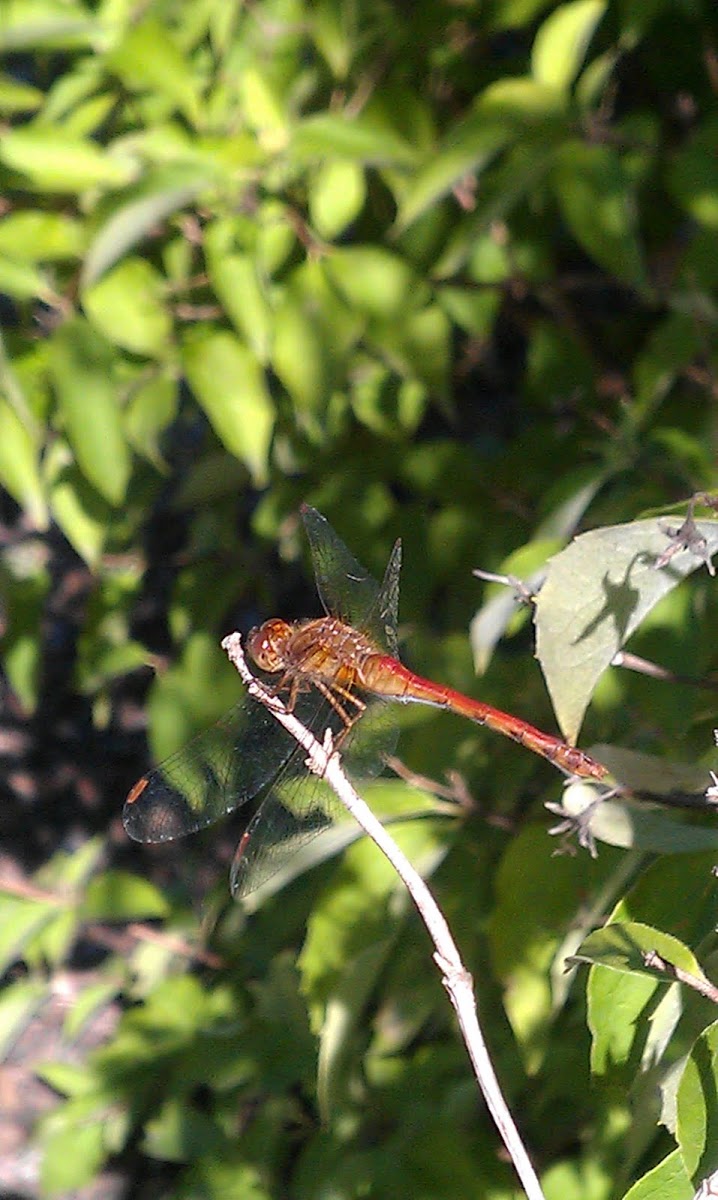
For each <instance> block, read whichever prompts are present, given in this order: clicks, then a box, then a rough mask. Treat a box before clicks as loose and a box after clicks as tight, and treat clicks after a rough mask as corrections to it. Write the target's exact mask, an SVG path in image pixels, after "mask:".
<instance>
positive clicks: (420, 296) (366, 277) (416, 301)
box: [326, 246, 430, 321]
mask: <svg viewBox="0 0 718 1200" xmlns="http://www.w3.org/2000/svg"><path fill="white" fill-rule="evenodd" d="M326 271H327V275H328V276H329V278H330V279H331V280H332V281H333V283H334V284H335V285H336V287H337V288H338V289H339V291H340V292H341V294H342V296H343V298H344V300H346V302H347V304H349V305H351V306H352V307H353V308H355V309H356V310H357V311H358V312H360V313H364V314H365V315H366V316H368V317H376V318H377V319H379V320H387V321H394V320H396V319H397V318H398V317H399V316H400V314H402V313H406V312H407V310H410V309H416V308H419V307H421V306H422V305H424V304H426V303H427V301H428V300H429V297H430V293H429V289H428V287H427V286H426V284H421V283H420V281H419V279H418V278H417V275H416V273H415V272H414V271H413V270H412V268H411V267H410V266H409V264H408V263H407V262H405V261H404V259H402V258H400V257H399V255H398V254H392V253H391V251H389V250H385V249H384V248H383V247H382V246H348V247H341V248H339V249H337V250H335V251H334V252H333V253H332V254H331V255H330V257H329V258H328V259H327V263H326Z"/></svg>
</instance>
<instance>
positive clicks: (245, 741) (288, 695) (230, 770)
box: [123, 505, 607, 895]
mask: <svg viewBox="0 0 718 1200" xmlns="http://www.w3.org/2000/svg"><path fill="white" fill-rule="evenodd" d="M302 518H303V521H304V527H305V529H306V532H307V536H308V538H309V545H310V548H311V554H312V561H313V565H314V573H315V577H316V583H317V590H318V592H319V597H320V599H321V601H322V605H323V607H324V616H321V617H315V618H312V619H309V620H306V621H296V622H288V621H284V620H281V619H280V618H273V619H271V620H269V621H265V623H264V624H263V625H261V626H260V627H259V628H258V629H255V630H252V632H251V633H250V634H249V637H248V639H247V649H248V652H249V656H250V658H251V659H252V660H253V662H254V664H255V666H256V667H257V669H258V671H259V673H260V677H261V678H262V679H264V680H265V681H266V680H271V681H273V682H272V686H273V688H275V689H276V692H277V693H278V694H279V695H280V696H282V698H284V699H285V702H286V704H287V707H288V708H289V709H290V710H291V711H292V712H294V713H295V714H296V716H297V717H298V718H299V720H300V721H301V722H302V724H303V725H305V726H306V727H307V728H308V729H309V730H310V731H311V732H313V733H314V734H315V736H316V737H317V738H318V739H319V740H320V741H321V740H322V737H323V734H324V732H325V730H326V729H330V730H331V731H332V734H333V737H334V742H335V745H338V747H339V749H340V750H341V752H342V756H343V757H344V759H345V762H346V765H347V766H348V768H349V770H350V771H351V772H352V773H353V774H359V775H364V776H366V775H371V774H372V773H375V772H376V770H377V769H381V766H382V764H383V762H384V761H385V759H386V756H387V755H388V754H390V753H391V751H392V750H393V748H394V745H395V743H396V728H395V725H396V723H395V721H393V720H392V719H391V717H390V713H389V711H388V710H389V707H390V706H388V705H387V704H386V703H385V702H386V701H387V700H392V701H397V702H399V703H420V704H429V705H433V706H435V707H437V708H444V709H448V710H450V711H451V712H454V713H458V714H459V715H460V716H464V717H468V719H469V720H471V721H474V722H476V723H477V724H479V725H487V726H488V727H489V728H491V729H493V730H495V731H496V732H498V733H501V734H504V735H505V736H507V737H510V738H512V739H513V740H514V741H516V742H519V743H520V744H521V745H522V746H525V747H526V748H527V749H529V750H532V751H533V752H534V753H536V754H540V755H541V756H542V757H543V758H546V759H548V760H549V761H550V762H552V763H553V764H554V765H555V766H557V767H559V768H560V769H561V770H563V771H565V772H566V773H567V774H570V775H580V776H583V777H585V778H589V779H602V778H604V776H605V775H606V774H607V771H606V769H605V768H604V767H603V766H602V765H601V764H600V763H598V762H596V761H595V759H593V758H591V757H590V756H589V755H588V754H586V753H585V752H584V751H583V750H579V749H578V748H577V747H575V746H569V745H568V744H567V743H566V742H563V741H561V739H560V738H557V737H555V736H553V735H551V734H547V733H543V732H542V731H541V730H539V729H536V728H535V727H534V726H533V725H530V724H528V722H526V721H524V720H522V719H521V718H520V717H514V716H512V715H511V714H510V713H505V712H502V711H500V710H499V709H496V708H492V707H491V705H488V704H484V703H482V702H481V701H480V700H474V699H472V698H471V697H469V696H465V695H463V694H462V693H461V692H457V691H454V690H453V688H450V687H446V686H445V685H444V684H439V683H434V682H432V681H431V680H429V679H424V678H422V677H421V676H420V675H416V674H414V672H413V671H410V670H409V669H408V668H407V667H405V666H404V665H403V663H401V662H400V660H399V656H398V646H397V634H396V629H397V619H398V601H399V572H400V568H401V544H400V543H399V542H397V543H396V545H395V546H394V549H393V551H392V554H391V557H390V559H389V563H388V565H387V568H386V572H385V574H384V580H383V582H382V584H381V586H379V585H378V584H377V583H376V582H375V581H374V580H373V579H372V578H371V576H370V575H369V574H368V573H367V572H366V571H365V570H364V568H363V567H362V566H361V565H360V564H359V563H358V562H357V560H356V559H355V558H354V556H353V555H352V554H351V552H350V551H349V550H348V549H347V547H346V546H345V545H344V543H343V542H342V541H341V540H340V539H339V538H338V537H337V535H336V533H335V532H334V530H333V529H332V527H331V525H330V524H329V522H328V521H327V520H326V518H325V517H323V516H322V515H321V513H319V512H317V510H316V509H314V508H310V507H309V506H308V505H304V506H303V507H302ZM304 757H305V755H304V751H303V750H302V749H301V748H300V747H299V746H298V745H297V743H296V742H295V741H294V739H293V738H292V737H291V736H290V735H289V734H288V733H287V732H286V731H285V730H284V729H283V728H282V727H281V726H280V725H279V724H278V723H277V721H276V720H275V719H274V717H273V716H272V715H271V713H270V712H268V710H267V709H266V708H265V707H264V706H263V705H261V704H260V703H258V702H257V701H256V700H253V699H251V698H250V697H248V696H245V697H243V699H241V700H240V701H239V703H238V704H236V705H235V707H234V708H233V709H232V710H231V711H230V712H229V713H228V714H227V716H226V717H224V718H223V720H221V721H219V722H218V723H217V724H216V725H215V726H213V727H212V728H211V729H209V730H207V731H205V732H204V733H202V734H200V735H199V736H198V737H196V738H195V739H194V740H193V741H191V742H190V743H189V744H188V745H187V746H186V747H185V748H184V749H183V750H180V751H179V752H178V753H177V754H175V755H173V756H171V757H170V758H169V759H167V760H166V761H165V762H164V763H162V764H161V765H160V766H159V767H158V768H157V769H156V770H155V771H152V772H151V773H150V774H149V775H145V776H143V777H142V779H140V780H139V782H138V783H136V784H135V786H134V787H133V789H132V791H131V792H130V794H129V796H128V797H127V801H126V802H125V808H124V813H123V820H124V825H125V829H126V830H127V832H128V834H129V835H130V837H132V838H135V839H136V840H138V841H143V842H163V841H169V840H171V839H172V838H176V837H180V836H182V835H183V834H187V833H192V832H194V831H196V830H198V829H201V828H203V827H204V826H206V825H209V824H211V823H212V822H214V821H217V820H219V819H220V818H221V817H222V816H224V815H225V814H226V813H229V812H231V811H233V810H234V809H236V808H239V807H240V806H241V805H243V804H245V803H246V802H247V801H249V800H251V799H252V798H253V797H254V796H256V795H257V794H258V793H259V792H260V791H261V789H262V788H264V787H267V786H268V785H271V787H270V790H269V792H268V794H267V796H266V797H265V799H264V800H263V801H262V803H261V805H260V807H259V809H258V811H257V813H256V814H255V816H254V817H253V818H252V820H251V822H250V824H249V826H248V828H247V830H246V832H245V833H244V835H243V836H242V839H241V841H240V844H239V847H238V849H237V853H236V855H235V859H234V863H233V865H232V875H231V884H232V891H233V892H234V893H235V894H239V895H246V894H247V893H248V892H250V891H252V890H253V889H254V888H255V887H257V886H258V885H259V883H261V882H262V881H263V880H264V879H266V878H267V877H268V876H270V875H271V874H273V873H274V872H275V871H276V870H278V869H279V867H280V866H281V865H283V863H284V862H285V861H286V858H287V855H288V854H289V853H293V852H295V851H296V850H297V849H298V847H299V846H300V845H301V844H303V843H304V842H305V841H307V840H308V839H309V838H311V837H314V836H315V835H316V834H317V833H319V832H320V831H321V830H322V829H325V828H326V827H327V826H328V825H329V824H330V823H331V820H332V801H331V800H327V799H326V797H325V796H324V795H322V796H321V799H319V798H318V792H317V789H316V788H312V787H309V788H307V787H304V788H302V787H301V786H299V785H300V784H301V781H302V780H303V779H306V774H307V771H306V766H305V763H304ZM336 803H338V802H336Z"/></svg>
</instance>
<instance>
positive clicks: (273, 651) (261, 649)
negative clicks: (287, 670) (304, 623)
mask: <svg viewBox="0 0 718 1200" xmlns="http://www.w3.org/2000/svg"><path fill="white" fill-rule="evenodd" d="M289 631H290V627H289V625H288V624H287V622H286V621H281V620H278V619H275V620H272V621H265V622H264V624H263V625H260V627H259V629H253V630H252V631H251V633H250V634H249V636H248V638H247V649H248V651H249V653H250V656H251V658H252V659H253V661H254V662H255V663H256V664H257V666H258V667H259V669H260V671H269V672H270V673H272V672H276V671H282V670H283V669H284V667H285V662H284V655H283V649H284V642H285V640H286V637H287V633H288V632H289Z"/></svg>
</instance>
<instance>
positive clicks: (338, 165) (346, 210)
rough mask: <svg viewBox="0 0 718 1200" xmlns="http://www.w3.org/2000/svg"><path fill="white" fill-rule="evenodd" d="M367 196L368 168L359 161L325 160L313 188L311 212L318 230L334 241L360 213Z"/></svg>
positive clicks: (310, 203) (310, 200)
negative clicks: (365, 175) (361, 165)
mask: <svg viewBox="0 0 718 1200" xmlns="http://www.w3.org/2000/svg"><path fill="white" fill-rule="evenodd" d="M365 198H366V181H365V178H364V171H363V170H362V168H361V167H360V166H359V165H358V164H357V163H353V162H342V161H341V159H332V160H331V161H328V162H326V163H324V164H323V165H322V166H321V167H320V168H319V170H318V171H317V173H316V175H315V176H314V179H313V181H312V185H311V189H310V192H309V215H310V217H311V220H312V224H313V226H314V228H315V229H316V231H317V233H318V234H319V235H320V236H321V237H323V238H327V239H328V240H330V241H331V240H333V239H334V238H336V237H338V236H339V235H340V234H341V233H343V232H344V230H345V229H346V228H347V226H348V225H351V223H352V221H355V220H356V218H357V217H358V216H359V213H360V212H361V210H362V208H363V207H364V201H365Z"/></svg>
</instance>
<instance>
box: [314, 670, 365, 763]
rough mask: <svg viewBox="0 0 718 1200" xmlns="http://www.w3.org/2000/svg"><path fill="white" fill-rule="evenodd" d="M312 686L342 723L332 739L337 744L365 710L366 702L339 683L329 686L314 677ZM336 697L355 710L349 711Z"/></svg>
mask: <svg viewBox="0 0 718 1200" xmlns="http://www.w3.org/2000/svg"><path fill="white" fill-rule="evenodd" d="M314 686H315V687H316V689H317V691H318V692H321V694H322V696H324V699H325V700H327V701H328V703H329V704H331V706H332V708H333V709H334V711H335V712H336V713H337V714H338V715H339V717H340V718H341V720H342V722H343V724H344V728H343V729H342V730H340V731H339V733H338V734H337V735H336V737H335V739H334V744H335V745H336V746H338V745H339V744H340V742H342V741H343V740H344V738H345V737H346V736H347V734H348V733H349V730H350V729H351V727H352V725H354V724H356V722H357V721H358V720H359V718H360V716H361V715H362V713H363V712H365V711H366V704H365V703H364V701H363V700H362V699H360V697H359V696H356V695H355V694H354V692H350V691H349V689H348V688H344V687H342V685H341V684H340V683H335V684H332V685H331V687H330V686H329V684H327V683H325V682H324V680H322V679H315V680H314ZM338 697H341V700H344V701H345V702H346V704H352V705H353V706H354V708H355V710H356V711H355V712H353V713H350V712H349V711H348V710H347V708H346V707H345V706H344V704H342V703H341V700H340V699H338Z"/></svg>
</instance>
